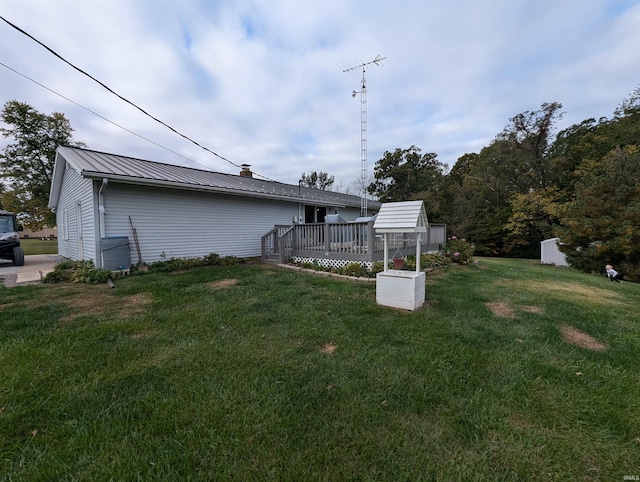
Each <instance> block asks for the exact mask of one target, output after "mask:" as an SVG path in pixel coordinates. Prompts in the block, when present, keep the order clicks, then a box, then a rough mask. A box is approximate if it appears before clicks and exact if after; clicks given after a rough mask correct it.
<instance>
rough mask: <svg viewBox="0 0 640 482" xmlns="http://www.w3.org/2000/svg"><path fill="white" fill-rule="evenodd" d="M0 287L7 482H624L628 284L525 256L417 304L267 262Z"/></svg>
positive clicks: (636, 364) (631, 296)
mask: <svg viewBox="0 0 640 482" xmlns="http://www.w3.org/2000/svg"><path fill="white" fill-rule="evenodd" d="M116 284H117V286H118V287H117V289H115V290H110V289H108V287H107V286H106V285H100V286H86V285H58V286H47V285H43V286H30V287H18V288H11V289H3V288H0V367H1V369H0V479H2V480H30V481H32V480H34V481H38V480H42V481H45V480H47V481H48V480H197V479H200V480H221V479H223V480H226V479H229V480H265V479H275V480H354V479H356V480H394V481H395V480H411V481H413V480H623V478H624V477H625V476H635V475H640V310H639V309H638V307H640V285H636V284H632V283H622V284H616V283H611V282H610V281H609V280H608V279H607V278H605V277H604V276H600V277H599V276H590V275H585V274H581V273H578V272H576V271H573V270H571V269H563V268H555V267H549V266H540V265H536V264H535V263H533V262H530V261H523V260H499V259H481V260H480V263H479V264H478V265H477V266H453V267H451V268H448V269H443V270H437V271H433V272H431V273H428V275H427V306H425V307H423V308H422V309H420V310H418V311H416V312H403V311H398V310H394V309H391V308H386V307H380V306H378V305H377V304H376V302H375V285H371V284H364V283H354V282H347V281H338V280H335V279H329V278H326V277H319V276H313V275H307V274H302V273H298V272H292V271H289V270H281V269H278V268H272V267H268V266H262V265H242V266H232V267H229V266H217V267H209V268H199V269H194V270H192V271H188V272H182V273H175V274H148V275H145V276H137V277H130V278H125V279H120V280H117V281H116Z"/></svg>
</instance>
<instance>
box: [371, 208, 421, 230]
mask: <svg viewBox="0 0 640 482" xmlns="http://www.w3.org/2000/svg"><path fill="white" fill-rule="evenodd" d="M428 227H429V222H428V221H427V212H426V211H425V209H424V202H423V201H402V202H396V203H383V204H382V206H381V207H380V211H379V212H378V216H377V217H376V221H375V223H374V224H373V229H375V230H376V231H377V232H379V233H425V232H426V231H427V228H428Z"/></svg>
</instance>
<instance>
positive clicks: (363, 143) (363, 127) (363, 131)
mask: <svg viewBox="0 0 640 482" xmlns="http://www.w3.org/2000/svg"><path fill="white" fill-rule="evenodd" d="M384 59H386V57H382V56H381V55H376V57H375V58H374V59H373V60H370V61H369V62H363V63H361V64H360V65H356V66H355V67H350V68H348V69H345V70H343V72H351V71H353V70H357V69H362V88H361V90H354V91H353V92H352V93H351V97H354V98H355V96H356V94H360V179H361V181H362V186H361V187H362V197H361V198H360V216H362V217H367V196H366V192H365V189H366V186H367V81H366V80H365V77H364V72H365V67H366V66H367V65H377V66H378V67H379V66H380V62H382V61H383V60H384Z"/></svg>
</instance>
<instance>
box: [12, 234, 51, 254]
mask: <svg viewBox="0 0 640 482" xmlns="http://www.w3.org/2000/svg"><path fill="white" fill-rule="evenodd" d="M20 246H21V247H22V250H23V251H24V254H25V255H31V254H58V240H57V239H47V240H44V241H43V240H41V239H36V238H28V239H21V240H20Z"/></svg>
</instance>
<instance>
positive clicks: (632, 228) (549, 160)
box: [368, 87, 640, 280]
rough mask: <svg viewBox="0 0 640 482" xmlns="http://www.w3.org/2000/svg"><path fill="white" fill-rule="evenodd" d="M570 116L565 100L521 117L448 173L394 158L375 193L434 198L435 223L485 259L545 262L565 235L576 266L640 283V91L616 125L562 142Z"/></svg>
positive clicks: (400, 152)
mask: <svg viewBox="0 0 640 482" xmlns="http://www.w3.org/2000/svg"><path fill="white" fill-rule="evenodd" d="M562 115H563V112H562V104H560V103H558V102H553V103H545V104H542V106H541V107H540V109H538V110H534V111H526V112H523V113H521V114H518V115H516V116H514V117H512V118H511V119H509V122H508V124H507V125H506V127H505V128H504V129H503V130H502V131H501V132H499V133H498V134H497V135H496V137H495V138H494V140H493V141H492V142H491V143H490V144H489V145H488V146H486V147H484V148H483V149H481V150H480V152H477V153H468V154H464V155H463V156H461V157H460V158H459V159H458V160H457V162H456V163H455V165H454V166H453V167H452V168H451V169H450V170H449V171H448V172H447V169H446V166H445V165H444V164H443V163H441V162H440V161H439V160H438V159H437V155H436V154H435V153H423V152H422V151H421V149H420V148H418V147H416V146H411V147H409V148H406V149H400V148H398V149H396V150H395V151H393V152H388V151H387V152H385V153H384V155H383V157H382V158H381V159H380V160H379V161H377V162H376V164H375V167H374V176H375V181H374V182H373V183H371V184H370V185H369V186H368V191H369V193H371V194H373V195H374V196H376V197H377V198H378V199H379V200H381V201H383V202H390V201H404V200H418V199H421V200H424V202H425V206H426V209H427V213H428V215H429V220H430V221H431V222H437V223H446V224H447V225H448V231H449V233H452V234H457V235H458V236H463V237H465V238H466V239H469V240H472V241H473V242H474V244H475V247H476V253H477V254H478V255H484V256H508V257H524V258H539V256H540V241H542V240H544V239H548V238H552V237H559V238H560V241H561V243H562V245H561V246H560V249H561V250H562V251H563V252H564V253H565V254H566V255H567V259H568V261H569V262H570V263H571V264H572V266H574V267H576V268H578V269H581V270H584V271H588V272H603V270H604V265H605V264H613V265H614V266H616V268H617V269H618V268H619V270H621V271H623V272H625V274H627V276H628V277H629V278H631V279H636V280H640V87H637V88H636V89H635V90H634V92H633V93H632V94H631V95H630V96H629V98H627V99H624V100H623V101H622V102H621V104H620V105H619V106H618V107H617V108H616V109H615V111H614V113H613V116H612V117H611V118H605V117H603V118H600V119H598V120H596V119H594V118H590V119H586V120H584V121H582V122H580V123H578V124H575V125H572V126H570V127H568V128H567V129H564V130H562V131H560V132H559V133H558V134H557V135H555V136H554V135H553V133H554V130H555V129H554V127H555V125H556V123H557V121H558V120H560V119H561V118H562Z"/></svg>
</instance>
